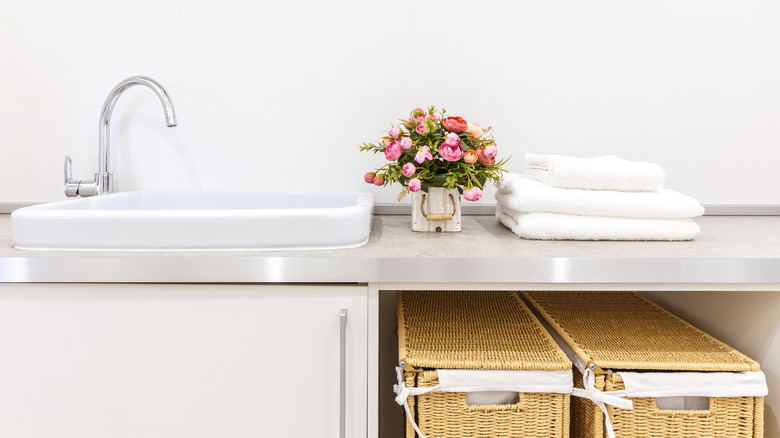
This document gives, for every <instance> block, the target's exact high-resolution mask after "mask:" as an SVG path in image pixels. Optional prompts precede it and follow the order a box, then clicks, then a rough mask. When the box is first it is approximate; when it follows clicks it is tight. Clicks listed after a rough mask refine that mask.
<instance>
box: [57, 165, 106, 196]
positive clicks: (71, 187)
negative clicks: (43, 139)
mask: <svg viewBox="0 0 780 438" xmlns="http://www.w3.org/2000/svg"><path fill="white" fill-rule="evenodd" d="M97 192H98V188H97V182H95V181H83V180H74V179H73V163H72V162H71V160H70V157H69V156H66V157H65V196H67V197H69V198H75V197H77V196H94V195H96V194H97Z"/></svg>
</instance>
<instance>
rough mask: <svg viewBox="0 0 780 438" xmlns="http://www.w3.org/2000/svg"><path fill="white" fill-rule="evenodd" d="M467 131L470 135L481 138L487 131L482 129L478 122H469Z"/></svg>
mask: <svg viewBox="0 0 780 438" xmlns="http://www.w3.org/2000/svg"><path fill="white" fill-rule="evenodd" d="M466 132H468V133H469V137H471V138H474V139H479V138H481V137H482V136H483V135H485V131H483V130H482V127H481V126H479V124H478V123H469V124H468V127H467V128H466Z"/></svg>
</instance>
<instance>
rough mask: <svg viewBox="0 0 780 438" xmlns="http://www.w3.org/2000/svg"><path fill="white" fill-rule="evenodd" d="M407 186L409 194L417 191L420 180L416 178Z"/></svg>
mask: <svg viewBox="0 0 780 438" xmlns="http://www.w3.org/2000/svg"><path fill="white" fill-rule="evenodd" d="M408 185H409V191H410V192H416V191H419V190H420V187H421V184H420V180H419V179H417V178H412V179H410V180H409V183H408Z"/></svg>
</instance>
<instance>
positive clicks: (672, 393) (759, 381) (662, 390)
mask: <svg viewBox="0 0 780 438" xmlns="http://www.w3.org/2000/svg"><path fill="white" fill-rule="evenodd" d="M620 377H621V378H622V379H623V385H624V386H625V387H626V397H681V396H682V397H763V396H765V395H767V394H768V392H769V388H768V387H767V384H766V377H765V376H764V373H763V372H761V371H746V372H660V373H658V372H644V373H643V372H626V371H620Z"/></svg>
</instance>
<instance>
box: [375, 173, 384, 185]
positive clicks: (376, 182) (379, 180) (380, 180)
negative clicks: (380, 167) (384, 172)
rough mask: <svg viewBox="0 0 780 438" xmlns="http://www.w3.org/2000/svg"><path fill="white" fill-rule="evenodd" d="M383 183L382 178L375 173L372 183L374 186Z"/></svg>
mask: <svg viewBox="0 0 780 438" xmlns="http://www.w3.org/2000/svg"><path fill="white" fill-rule="evenodd" d="M384 184H385V180H383V179H382V177H381V176H379V175H377V176H375V177H374V185H375V186H381V185H384Z"/></svg>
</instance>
